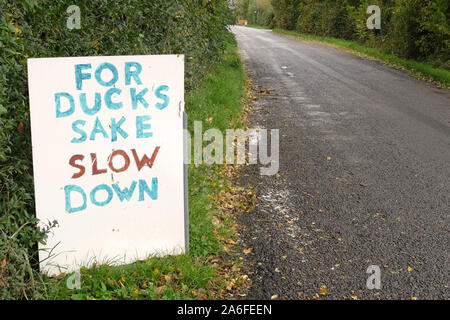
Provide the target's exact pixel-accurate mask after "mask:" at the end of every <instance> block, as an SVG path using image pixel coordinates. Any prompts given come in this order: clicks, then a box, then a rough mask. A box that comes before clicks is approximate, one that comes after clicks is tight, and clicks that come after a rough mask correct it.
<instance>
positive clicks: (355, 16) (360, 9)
mask: <svg viewBox="0 0 450 320" xmlns="http://www.w3.org/2000/svg"><path fill="white" fill-rule="evenodd" d="M242 1H248V0H242ZM271 3H272V6H273V10H274V23H275V26H276V27H278V28H282V29H288V30H291V29H294V28H296V29H297V31H299V32H301V33H310V34H314V35H318V36H331V37H335V38H343V39H347V40H357V41H358V42H360V43H362V44H364V45H367V46H371V47H375V48H381V49H384V50H385V51H387V52H389V53H395V54H396V55H398V56H400V57H402V58H412V59H418V60H425V61H427V62H432V63H435V64H437V65H439V66H440V67H444V68H446V69H449V67H450V66H449V64H450V63H449V59H450V25H449V24H450V22H449V20H450V3H449V1H448V0H271ZM369 5H378V6H379V7H380V9H381V30H369V29H368V28H367V26H366V21H367V18H368V17H369V15H368V14H367V13H366V10H367V7H368V6H369Z"/></svg>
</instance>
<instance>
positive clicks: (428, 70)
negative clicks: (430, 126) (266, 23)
mask: <svg viewBox="0 0 450 320" xmlns="http://www.w3.org/2000/svg"><path fill="white" fill-rule="evenodd" d="M273 31H274V32H277V33H280V34H284V35H288V36H291V37H294V38H296V39H300V40H307V41H316V42H321V43H325V44H328V45H332V46H334V47H336V48H339V49H344V50H345V51H349V52H351V53H354V54H357V55H359V56H363V57H366V58H372V59H375V60H377V61H380V62H383V63H385V64H387V65H389V66H392V67H395V68H397V69H403V70H407V71H408V72H409V73H410V74H411V75H412V76H414V77H416V78H418V79H421V80H426V81H432V82H435V83H436V84H437V85H439V86H441V87H444V88H447V89H448V88H449V87H450V71H449V70H446V69H442V68H437V67H435V66H433V65H432V64H430V63H426V62H421V61H415V60H409V59H403V58H400V57H397V56H395V55H393V54H390V53H387V52H384V51H382V50H380V49H375V48H371V47H367V46H364V45H361V44H359V43H357V42H355V41H350V40H344V39H337V38H330V37H321V36H315V35H311V34H304V33H298V32H296V31H289V30H284V29H278V28H275V29H273Z"/></svg>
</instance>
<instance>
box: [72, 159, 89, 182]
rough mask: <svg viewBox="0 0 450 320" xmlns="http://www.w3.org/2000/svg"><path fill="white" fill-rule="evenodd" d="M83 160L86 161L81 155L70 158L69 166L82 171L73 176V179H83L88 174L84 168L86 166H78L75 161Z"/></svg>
mask: <svg viewBox="0 0 450 320" xmlns="http://www.w3.org/2000/svg"><path fill="white" fill-rule="evenodd" d="M83 159H84V156H83V155H81V154H76V155H73V156H72V158H70V160H69V164H70V165H71V166H72V167H74V168H78V169H79V170H80V171H78V172H77V173H74V174H73V176H72V179H77V178H79V177H81V176H82V175H83V174H84V173H85V172H86V169H85V168H84V166H82V165H81V164H76V163H75V161H77V160H80V161H82V160H83Z"/></svg>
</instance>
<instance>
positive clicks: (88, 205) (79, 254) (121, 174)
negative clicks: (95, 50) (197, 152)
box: [28, 55, 187, 274]
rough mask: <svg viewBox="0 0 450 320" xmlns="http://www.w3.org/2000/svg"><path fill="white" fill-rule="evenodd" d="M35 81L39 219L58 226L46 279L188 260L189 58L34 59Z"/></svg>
mask: <svg viewBox="0 0 450 320" xmlns="http://www.w3.org/2000/svg"><path fill="white" fill-rule="evenodd" d="M28 80H29V94H30V112H31V131H32V143H33V165H34V184H35V196H36V213H37V218H38V219H40V221H41V222H42V223H45V222H48V221H53V220H57V221H58V227H57V228H55V229H52V233H51V234H50V236H49V239H48V241H47V243H46V244H45V245H41V247H40V249H41V250H40V254H39V256H40V260H41V269H42V270H44V271H47V272H48V273H51V274H52V273H59V272H67V271H72V270H74V269H77V268H78V267H79V266H89V265H91V264H92V263H93V262H96V263H109V264H123V263H130V262H133V261H136V260H140V259H145V258H147V257H148V256H150V255H165V254H180V253H183V252H185V250H186V247H187V228H186V225H187V222H186V220H187V217H186V210H187V208H186V194H185V190H184V188H185V183H184V179H185V176H184V175H185V170H184V165H183V152H184V149H183V148H184V144H183V113H184V110H183V108H184V103H183V101H184V57H183V56H182V55H180V56H177V55H157V56H114V57H72V58H40V59H28ZM52 249H53V250H52ZM51 250H52V251H51ZM50 251H51V253H52V254H51V257H50V258H49V252H50Z"/></svg>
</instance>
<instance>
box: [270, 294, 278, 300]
mask: <svg viewBox="0 0 450 320" xmlns="http://www.w3.org/2000/svg"><path fill="white" fill-rule="evenodd" d="M277 298H278V295H277V294H274V295H273V296H271V297H270V299H272V300H275V299H277Z"/></svg>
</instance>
